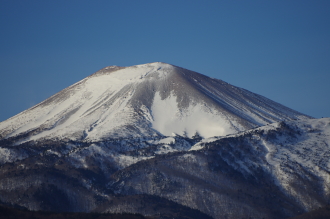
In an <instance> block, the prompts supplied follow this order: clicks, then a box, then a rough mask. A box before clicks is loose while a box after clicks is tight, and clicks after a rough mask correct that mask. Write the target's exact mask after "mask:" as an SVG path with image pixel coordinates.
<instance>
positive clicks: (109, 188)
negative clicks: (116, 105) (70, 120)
mask: <svg viewBox="0 0 330 219" xmlns="http://www.w3.org/2000/svg"><path fill="white" fill-rule="evenodd" d="M129 140H130V139H126V140H125V141H126V143H123V140H113V141H108V142H104V141H103V142H92V143H88V142H86V143H79V142H73V141H71V142H63V141H56V142H52V141H43V142H39V143H32V142H26V143H24V144H20V145H17V146H5V145H6V142H5V141H0V146H1V150H0V152H1V156H0V157H1V158H2V160H0V163H1V168H0V197H1V201H3V202H6V203H11V204H17V205H20V206H24V207H27V208H28V209H30V210H52V211H86V212H88V211H98V212H114V213H115V212H117V213H118V212H131V213H141V214H144V215H153V214H154V213H155V212H157V210H155V209H153V208H147V206H150V205H151V204H152V203H153V206H163V205H162V203H167V202H168V203H169V204H170V206H175V205H174V203H176V205H177V206H178V208H181V207H180V206H187V207H189V208H192V209H198V210H199V211H201V212H203V213H204V214H207V215H210V216H212V217H214V218H248V217H253V218H286V217H289V216H295V215H299V214H301V213H303V212H306V211H310V210H313V209H317V208H318V207H322V206H325V205H326V204H328V203H329V202H330V187H329V185H330V181H329V179H330V177H329V176H330V175H329V173H330V154H329V151H330V118H324V119H307V120H297V121H287V122H279V123H273V124H269V125H267V126H263V127H259V128H256V129H252V130H248V131H245V132H242V133H239V134H234V135H230V136H225V137H213V138H210V139H204V140H202V141H199V142H198V140H197V139H196V140H195V141H196V142H198V143H197V145H195V146H193V147H189V143H190V144H193V139H188V138H186V139H184V138H182V137H179V136H175V137H168V138H161V139H159V140H157V139H154V140H150V139H149V140H148V139H145V140H141V139H140V140H139V141H136V142H135V143H133V142H130V141H129ZM199 140H200V139H199ZM164 147H165V148H173V150H170V151H166V149H164ZM175 148H177V150H174V149H175ZM190 148H191V149H192V150H189V149H190ZM160 149H163V150H164V151H166V153H164V154H162V153H155V152H157V151H159V150H160ZM18 155H19V156H18ZM153 197H159V198H161V199H159V198H153ZM158 199H159V202H158V201H157V200H158ZM156 201H157V202H156ZM128 203H130V204H128ZM159 211H160V210H159ZM161 211H164V212H171V211H172V210H170V209H166V208H165V209H163V210H161Z"/></svg>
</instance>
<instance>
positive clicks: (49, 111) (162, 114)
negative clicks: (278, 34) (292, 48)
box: [0, 63, 310, 141]
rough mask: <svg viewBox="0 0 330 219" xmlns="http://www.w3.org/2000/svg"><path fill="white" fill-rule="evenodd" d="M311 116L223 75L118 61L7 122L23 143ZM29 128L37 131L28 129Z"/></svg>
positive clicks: (226, 128)
mask: <svg viewBox="0 0 330 219" xmlns="http://www.w3.org/2000/svg"><path fill="white" fill-rule="evenodd" d="M298 118H310V117H308V116H306V115H303V114H301V113H298V112H296V111H294V110H291V109H289V108H287V107H284V106H282V105H280V104H278V103H275V102H273V101H271V100H269V99H267V98H265V97H262V96H260V95H257V94H254V93H251V92H249V91H247V90H244V89H241V88H238V87H235V86H232V85H230V84H228V83H225V82H223V81H221V80H217V79H212V78H209V77H207V76H204V75H201V74H199V73H196V72H192V71H189V70H186V69H183V68H180V67H176V66H173V65H169V64H165V63H150V64H145V65H137V66H132V67H117V66H110V67H107V68H104V69H102V70H100V71H98V72H96V73H95V74H93V75H91V76H89V77H87V78H85V79H83V80H82V81H80V82H78V83H76V84H74V85H72V86H70V87H68V88H66V89H64V90H62V91H61V92H59V93H57V94H55V95H54V96H52V97H50V98H48V99H47V100H45V101H43V102H41V103H40V104H38V105H36V106H34V107H32V108H30V109H28V110H26V111H24V112H22V113H20V114H18V115H16V116H14V117H12V118H10V119H8V120H6V121H4V122H2V123H0V136H1V138H9V137H14V136H17V135H21V134H26V135H25V136H26V137H25V139H21V140H22V141H29V140H38V139H44V138H45V139H70V140H86V141H99V140H105V139H109V138H121V137H142V136H162V135H165V136H169V135H171V134H172V133H175V134H178V135H181V136H187V137H192V136H193V135H195V133H196V132H197V133H199V135H201V136H203V137H211V136H215V135H217V136H220V135H227V134H232V133H237V132H239V131H244V130H247V129H250V128H254V127H257V126H260V125H265V124H268V123H272V122H276V121H282V120H288V119H289V120H290V119H298ZM28 133H29V134H28Z"/></svg>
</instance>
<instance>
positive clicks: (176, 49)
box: [0, 0, 330, 121]
mask: <svg viewBox="0 0 330 219" xmlns="http://www.w3.org/2000/svg"><path fill="white" fill-rule="evenodd" d="M0 27H1V34H0V39H1V40H0V70H1V86H0V103H1V105H0V121H3V120H5V119H7V118H9V117H11V116H13V115H15V114H17V113H19V112H21V111H23V110H25V109H27V108H29V107H31V106H33V105H35V104H37V103H39V102H41V101H42V100H44V99H46V98H48V97H49V96H51V95H53V94H55V93H56V92H58V91H60V90H62V89H64V88H65V87H67V86H69V85H71V84H73V83H75V82H77V81H79V80H81V79H83V78H84V77H86V76H88V75H90V74H92V73H94V72H95V71H97V70H99V69H101V68H103V67H105V66H109V65H119V66H131V65H136V64H144V63H149V62H155V61H161V62H166V63H170V64H174V65H177V66H181V67H184V68H187V69H190V70H194V71H197V72H199V73H202V74H205V75H208V76H211V77H214V78H219V79H222V80H224V81H226V82H228V83H231V84H233V85H236V86H239V87H242V88H245V89H247V90H250V91H252V92H255V93H258V94H261V95H263V96H266V97H268V98H270V99H272V100H274V101H277V102H279V103H281V104H284V105H286V106H288V107H290V108H293V109H295V110H297V111H300V112H302V113H305V114H308V115H311V116H314V117H317V118H320V117H330V98H329V94H330V1H329V0H325V1H311V0H308V1H305V0H295V1H292V0H283V1H280V0H274V1H264V0H261V1H253V0H251V1H246V0H242V1H234V0H230V1H229V0H227V1H220V0H215V1H211V0H206V1H204V0H200V1H192V0H152V1H151V0H150V1H147V0H131V1H128V0H107V1H100V0H93V1H86V0H69V1H68V0H56V1H54V0H38V1H36V0H29V1H27V0H0Z"/></svg>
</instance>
